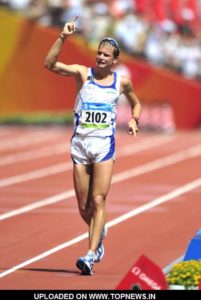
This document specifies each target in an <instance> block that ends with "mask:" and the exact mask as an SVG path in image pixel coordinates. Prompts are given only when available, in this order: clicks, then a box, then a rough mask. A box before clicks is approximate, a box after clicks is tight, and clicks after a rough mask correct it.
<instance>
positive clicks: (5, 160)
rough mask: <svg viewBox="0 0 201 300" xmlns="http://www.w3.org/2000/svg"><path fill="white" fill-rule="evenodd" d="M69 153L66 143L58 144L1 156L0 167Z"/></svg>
mask: <svg viewBox="0 0 201 300" xmlns="http://www.w3.org/2000/svg"><path fill="white" fill-rule="evenodd" d="M67 152H69V151H68V147H65V144H64V143H62V144H58V145H56V146H54V145H51V146H46V147H43V148H40V149H35V150H31V151H24V152H20V153H16V154H11V155H6V156H1V158H0V166H7V165H11V164H15V163H19V162H22V161H30V160H34V159H38V158H44V157H48V156H55V155H60V154H62V153H67Z"/></svg>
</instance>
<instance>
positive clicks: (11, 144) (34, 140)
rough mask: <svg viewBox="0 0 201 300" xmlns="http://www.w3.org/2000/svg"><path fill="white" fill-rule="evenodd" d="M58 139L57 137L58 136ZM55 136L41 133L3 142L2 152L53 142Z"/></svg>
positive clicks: (1, 145)
mask: <svg viewBox="0 0 201 300" xmlns="http://www.w3.org/2000/svg"><path fill="white" fill-rule="evenodd" d="M56 137H57V135H56ZM53 138H55V135H53V134H52V135H48V134H47V132H45V131H44V133H43V132H39V133H33V134H30V135H28V136H27V137H24V136H22V137H17V138H15V139H14V138H12V140H6V141H4V142H3V141H1V144H0V150H8V149H13V148H15V149H16V148H21V147H24V146H27V145H30V144H38V143H41V142H43V141H46V140H52V139H53Z"/></svg>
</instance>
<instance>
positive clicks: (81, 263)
mask: <svg viewBox="0 0 201 300" xmlns="http://www.w3.org/2000/svg"><path fill="white" fill-rule="evenodd" d="M76 266H77V268H78V269H80V270H81V271H82V275H92V274H93V272H92V270H91V269H90V268H89V266H88V265H87V264H86V263H85V262H84V261H82V260H77V262H76Z"/></svg>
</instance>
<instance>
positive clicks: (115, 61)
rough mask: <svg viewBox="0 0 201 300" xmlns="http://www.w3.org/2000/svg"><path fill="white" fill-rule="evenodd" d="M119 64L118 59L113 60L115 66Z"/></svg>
mask: <svg viewBox="0 0 201 300" xmlns="http://www.w3.org/2000/svg"><path fill="white" fill-rule="evenodd" d="M117 62H118V57H116V58H114V59H113V64H114V65H115V64H116V63H117Z"/></svg>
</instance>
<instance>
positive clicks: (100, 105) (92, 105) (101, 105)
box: [82, 102, 112, 111]
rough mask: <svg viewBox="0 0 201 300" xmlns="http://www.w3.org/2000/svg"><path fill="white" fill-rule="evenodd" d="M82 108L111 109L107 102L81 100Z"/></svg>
mask: <svg viewBox="0 0 201 300" xmlns="http://www.w3.org/2000/svg"><path fill="white" fill-rule="evenodd" d="M82 109H84V110H100V111H112V106H111V105H110V104H107V103H97V102H82Z"/></svg>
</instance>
